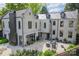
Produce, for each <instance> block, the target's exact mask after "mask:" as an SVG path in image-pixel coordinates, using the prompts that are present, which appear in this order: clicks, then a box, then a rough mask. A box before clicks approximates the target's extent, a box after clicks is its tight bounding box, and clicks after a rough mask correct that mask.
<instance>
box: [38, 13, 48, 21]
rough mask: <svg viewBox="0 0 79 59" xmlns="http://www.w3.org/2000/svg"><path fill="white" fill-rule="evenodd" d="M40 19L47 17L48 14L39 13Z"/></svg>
mask: <svg viewBox="0 0 79 59" xmlns="http://www.w3.org/2000/svg"><path fill="white" fill-rule="evenodd" d="M38 19H42V20H43V19H47V18H46V14H38Z"/></svg>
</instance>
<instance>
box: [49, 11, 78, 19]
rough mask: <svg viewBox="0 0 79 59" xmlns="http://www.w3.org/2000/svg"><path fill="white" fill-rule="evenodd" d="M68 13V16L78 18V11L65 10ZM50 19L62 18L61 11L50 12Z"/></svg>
mask: <svg viewBox="0 0 79 59" xmlns="http://www.w3.org/2000/svg"><path fill="white" fill-rule="evenodd" d="M64 13H65V15H66V18H77V15H78V11H77V10H76V11H68V12H64ZM50 19H61V13H52V14H50Z"/></svg>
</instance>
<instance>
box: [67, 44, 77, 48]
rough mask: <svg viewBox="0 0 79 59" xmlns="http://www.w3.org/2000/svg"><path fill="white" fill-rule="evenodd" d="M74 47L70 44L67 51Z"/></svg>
mask: <svg viewBox="0 0 79 59" xmlns="http://www.w3.org/2000/svg"><path fill="white" fill-rule="evenodd" d="M74 47H75V45H74V44H70V45H69V47H68V48H67V49H70V48H74Z"/></svg>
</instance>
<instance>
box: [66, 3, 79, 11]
mask: <svg viewBox="0 0 79 59" xmlns="http://www.w3.org/2000/svg"><path fill="white" fill-rule="evenodd" d="M76 9H78V10H79V3H67V4H66V5H65V11H72V10H76Z"/></svg>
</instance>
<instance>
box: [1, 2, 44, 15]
mask: <svg viewBox="0 0 79 59" xmlns="http://www.w3.org/2000/svg"><path fill="white" fill-rule="evenodd" d="M44 5H45V4H44V3H43V4H42V3H6V4H5V7H3V8H2V9H1V10H0V15H4V14H5V13H6V12H7V11H10V10H22V9H27V8H30V9H32V11H33V13H34V14H36V13H41V12H42V11H41V10H42V7H43V6H44ZM43 12H44V11H43Z"/></svg>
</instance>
